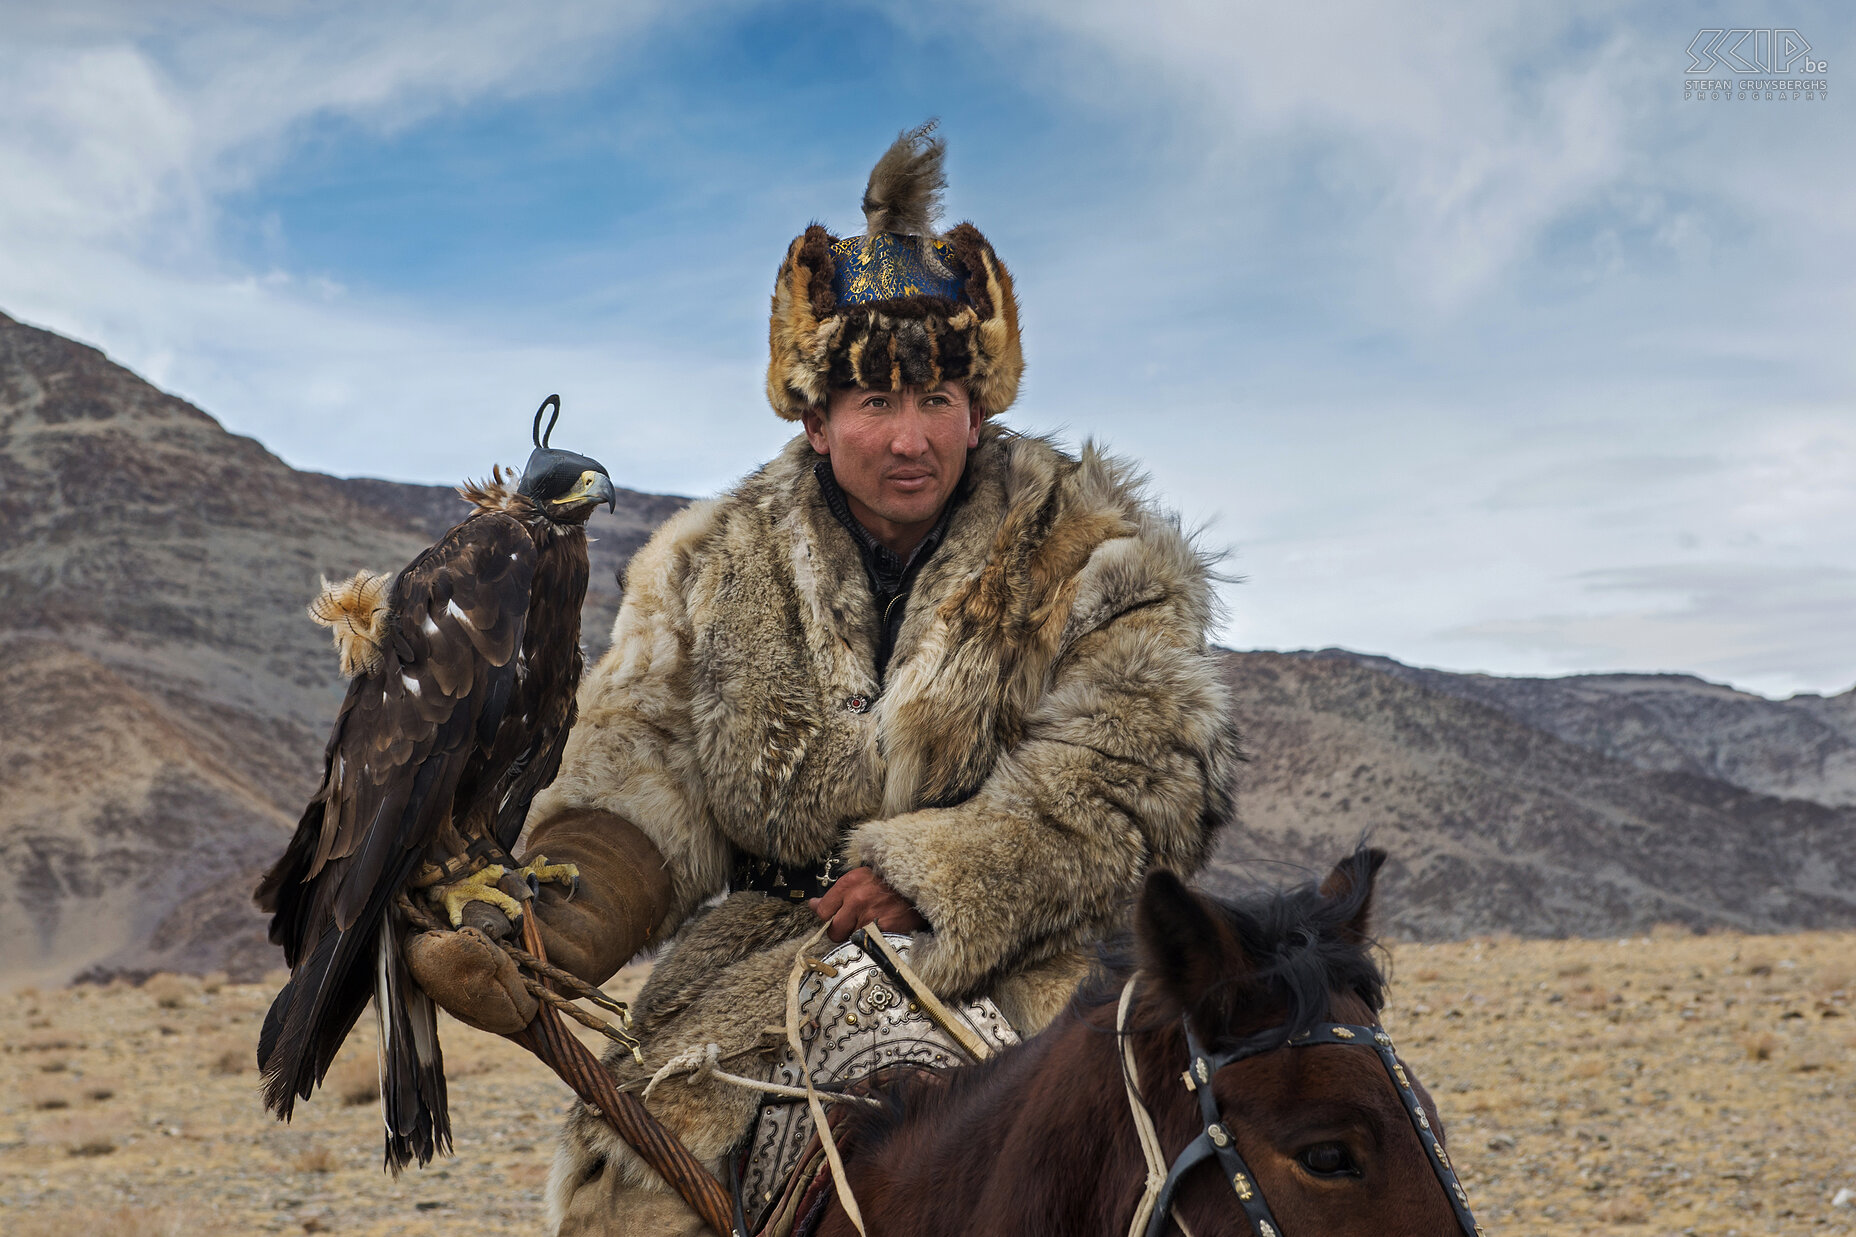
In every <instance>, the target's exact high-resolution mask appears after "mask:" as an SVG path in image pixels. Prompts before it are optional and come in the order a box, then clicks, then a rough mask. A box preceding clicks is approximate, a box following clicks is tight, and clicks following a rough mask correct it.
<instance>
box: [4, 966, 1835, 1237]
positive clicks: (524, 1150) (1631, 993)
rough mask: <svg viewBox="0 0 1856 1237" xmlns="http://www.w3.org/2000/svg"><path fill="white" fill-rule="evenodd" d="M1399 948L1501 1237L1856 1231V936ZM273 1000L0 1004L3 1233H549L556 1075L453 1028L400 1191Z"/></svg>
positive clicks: (116, 995) (127, 995) (256, 988)
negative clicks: (277, 1057)
mask: <svg viewBox="0 0 1856 1237" xmlns="http://www.w3.org/2000/svg"><path fill="white" fill-rule="evenodd" d="M1391 954H1392V964H1393V966H1392V977H1393V986H1392V994H1393V1005H1392V1008H1391V1009H1390V1010H1389V1011H1388V1013H1387V1018H1386V1023H1387V1026H1388V1028H1389V1029H1390V1030H1391V1031H1392V1033H1393V1035H1394V1036H1396V1037H1397V1039H1398V1042H1399V1046H1400V1050H1401V1052H1402V1053H1403V1054H1404V1055H1405V1057H1406V1058H1407V1060H1408V1061H1409V1062H1411V1064H1412V1065H1413V1066H1414V1067H1415V1068H1416V1070H1417V1072H1418V1074H1419V1076H1420V1077H1421V1078H1423V1079H1424V1080H1425V1082H1426V1083H1427V1084H1428V1085H1429V1086H1430V1087H1431V1089H1432V1091H1433V1093H1434V1094H1435V1095H1436V1097H1437V1101H1438V1104H1439V1106H1440V1107H1441V1109H1442V1111H1443V1115H1444V1119H1445V1121H1446V1123H1447V1125H1448V1128H1449V1132H1450V1142H1451V1147H1452V1149H1453V1153H1454V1154H1453V1158H1454V1159H1455V1160H1456V1162H1457V1164H1458V1167H1459V1169H1460V1170H1461V1171H1462V1176H1463V1179H1464V1183H1465V1185H1466V1186H1467V1187H1468V1189H1469V1191H1470V1197H1471V1200H1472V1201H1473V1203H1474V1204H1475V1206H1476V1210H1477V1214H1478V1218H1479V1219H1480V1220H1481V1221H1482V1223H1483V1225H1484V1227H1485V1228H1487V1229H1488V1231H1489V1232H1490V1233H1512V1234H1539V1235H1541V1237H1562V1235H1571V1234H1587V1233H1591V1234H1597V1233H1623V1234H1627V1235H1632V1237H1634V1235H1636V1234H1643V1235H1644V1237H1652V1235H1660V1234H1676V1233H1697V1234H1721V1235H1735V1234H1748V1235H1749V1237H1750V1235H1751V1234H1755V1233H1757V1234H1761V1235H1762V1237H1766V1235H1779V1234H1807V1233H1808V1234H1813V1235H1819V1234H1823V1235H1829V1234H1856V1197H1852V1198H1850V1199H1848V1200H1847V1201H1846V1202H1845V1203H1844V1205H1843V1206H1834V1205H1833V1200H1834V1199H1835V1198H1836V1197H1837V1195H1838V1192H1839V1191H1840V1190H1843V1189H1849V1190H1850V1191H1851V1194H1852V1196H1856V934H1851V933H1843V934H1832V933H1810V934H1802V935H1795V936H1768V937H1743V936H1737V935H1728V934H1722V935H1712V936H1690V935H1687V934H1683V933H1668V934H1663V933H1658V934H1656V935H1655V936H1653V937H1652V938H1636V939H1632V940H1628V941H1516V940H1498V941H1470V942H1463V943H1457V944H1448V945H1424V946H1419V945H1399V946H1395V947H1393V949H1392V951H1391ZM640 978H641V976H640V975H638V974H637V973H633V972H627V973H626V974H625V975H622V976H621V977H620V979H619V980H617V981H615V982H614V984H613V985H612V986H611V990H612V991H613V992H614V993H615V994H617V995H621V996H622V995H625V993H626V992H627V991H628V990H634V989H635V987H636V984H637V983H638V982H639V980H640ZM271 990H272V989H271V988H270V987H268V986H266V985H257V984H252V985H233V984H220V983H214V982H212V981H211V980H210V979H209V980H207V981H205V982H204V983H202V982H201V981H199V980H196V979H190V978H182V977H176V976H157V977H156V978H154V979H152V980H150V981H149V982H148V983H147V984H145V985H143V986H142V987H140V988H134V987H129V986H126V985H117V986H112V987H109V988H95V987H80V988H72V989H64V990H59V991H46V992H36V991H33V990H30V989H27V990H22V991H19V992H16V993H12V994H9V995H5V996H0V1232H5V1233H7V1234H10V1235H13V1237H41V1235H50V1234H60V1235H63V1234H69V1233H82V1234H85V1237H166V1235H168V1234H182V1233H185V1234H188V1235H189V1237H192V1235H194V1234H212V1233H252V1232H276V1233H298V1232H330V1233H343V1234H382V1235H385V1234H389V1233H392V1234H406V1235H408V1237H420V1235H422V1234H430V1235H433V1237H436V1235H437V1234H440V1233H457V1232H469V1233H481V1234H504V1233H508V1234H514V1233H525V1234H528V1233H535V1232H537V1231H539V1228H540V1215H541V1190H542V1186H543V1183H544V1182H545V1180H546V1177H547V1166H548V1160H549V1156H550V1154H551V1149H552V1145H553V1138H554V1131H555V1127H556V1125H557V1123H558V1121H559V1118H560V1115H561V1114H562V1112H563V1111H564V1110H565V1108H566V1100H565V1096H566V1092H565V1089H564V1088H563V1087H562V1086H561V1084H560V1083H559V1082H557V1081H556V1080H554V1078H553V1076H552V1075H550V1074H548V1073H547V1071H545V1070H544V1069H543V1068H542V1067H541V1066H540V1065H538V1064H536V1063H535V1062H534V1060H533V1059H532V1058H530V1057H528V1056H527V1055H526V1054H525V1053H522V1052H521V1051H520V1050H518V1049H515V1048H513V1047H511V1046H510V1045H508V1044H506V1043H504V1042H502V1041H500V1040H497V1039H495V1038H493V1037H490V1036H486V1035H482V1034H479V1033H476V1032H473V1031H470V1030H468V1029H466V1028H463V1027H461V1026H457V1025H455V1024H451V1025H449V1026H447V1027H446V1028H445V1030H444V1040H445V1044H446V1061H447V1065H448V1067H449V1074H450V1077H451V1079H452V1112H453V1124H454V1127H455V1128H456V1129H457V1130H458V1131H459V1133H458V1136H457V1155H456V1157H455V1158H453V1159H450V1160H445V1161H440V1162H439V1163H438V1164H436V1165H434V1166H433V1167H432V1168H430V1169H427V1170H425V1171H423V1172H419V1171H411V1172H408V1173H406V1174H405V1175H404V1176H402V1177H400V1178H398V1179H397V1180H395V1179H394V1178H391V1177H388V1176H387V1175H385V1174H384V1173H382V1172H381V1170H380V1137H379V1133H378V1120H379V1118H378V1108H377V1105H376V1104H375V1102H374V1098H373V1094H372V1092H373V1084H372V1077H373V1042H372V1032H371V1028H370V1029H367V1030H365V1031H364V1032H363V1031H357V1034H356V1036H355V1038H354V1040H353V1042H351V1043H350V1045H349V1047H348V1048H347V1049H346V1050H345V1051H344V1054H343V1057H342V1059H341V1060H340V1061H338V1062H337V1063H336V1066H335V1069H334V1070H333V1071H332V1072H331V1079H330V1081H331V1086H330V1088H329V1089H328V1090H326V1091H325V1092H323V1093H321V1094H319V1095H318V1096H317V1097H316V1099H314V1100H313V1101H311V1102H309V1103H307V1104H305V1105H302V1106H301V1107H299V1109H298V1113H297V1117H296V1120H295V1121H294V1122H293V1123H292V1124H291V1125H289V1126H283V1125H278V1124H277V1123H275V1122H274V1121H272V1120H270V1118H269V1117H268V1116H267V1115H266V1114H265V1113H264V1112H263V1110H262V1108H261V1106H260V1105H259V1102H258V1099H257V1094H256V1073H255V1070H254V1069H253V1068H252V1065H251V1051H252V1043H253V1042H254V1040H255V1039H256V1036H257V1029H258V1025H259V1023H260V1021H261V1020H262V1018H263V1014H264V1009H265V1007H266V1005H267V1004H268V1003H269V997H270V993H271ZM363 1027H364V1028H367V1027H369V1022H368V1020H366V1019H364V1020H363ZM350 1097H352V1098H354V1099H357V1100H358V1101H359V1102H355V1103H348V1102H344V1101H345V1099H347V1098H350Z"/></svg>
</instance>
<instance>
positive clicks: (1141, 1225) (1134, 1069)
mask: <svg viewBox="0 0 1856 1237" xmlns="http://www.w3.org/2000/svg"><path fill="white" fill-rule="evenodd" d="M1134 980H1135V977H1134V976H1132V975H1130V976H1129V977H1128V982H1127V983H1126V984H1125V985H1123V986H1122V989H1121V1004H1119V1005H1117V1006H1116V1007H1115V1041H1116V1042H1117V1043H1118V1044H1120V1045H1121V1081H1122V1085H1123V1086H1125V1087H1127V1089H1128V1108H1129V1110H1130V1111H1131V1112H1132V1113H1133V1114H1134V1132H1135V1134H1136V1135H1137V1136H1138V1137H1139V1138H1140V1140H1141V1156H1142V1158H1143V1159H1145V1160H1146V1161H1147V1181H1146V1184H1145V1186H1144V1188H1143V1189H1142V1191H1141V1201H1140V1202H1138V1203H1136V1204H1135V1207H1134V1219H1133V1221H1132V1222H1131V1223H1129V1225H1128V1237H1142V1234H1144V1233H1145V1232H1146V1231H1147V1223H1148V1221H1149V1220H1151V1219H1152V1218H1153V1214H1154V1205H1155V1204H1156V1203H1158V1202H1159V1201H1160V1191H1161V1190H1162V1189H1164V1188H1165V1186H1166V1177H1167V1166H1166V1153H1165V1152H1164V1151H1162V1150H1161V1149H1160V1131H1158V1130H1156V1129H1155V1128H1154V1119H1153V1115H1152V1114H1151V1113H1149V1112H1148V1111H1147V1105H1146V1104H1145V1103H1143V1102H1142V1100H1141V1070H1140V1067H1139V1066H1138V1065H1136V1064H1135V1063H1134V1045H1133V1044H1132V1043H1131V1042H1130V1041H1129V1039H1128V1011H1129V1010H1130V1009H1132V1008H1133V1007H1134ZM1173 1223H1175V1224H1177V1225H1179V1231H1180V1232H1182V1233H1184V1234H1185V1237H1192V1230H1191V1229H1189V1228H1187V1227H1186V1222H1185V1221H1184V1220H1182V1219H1180V1218H1179V1209H1178V1208H1174V1209H1173Z"/></svg>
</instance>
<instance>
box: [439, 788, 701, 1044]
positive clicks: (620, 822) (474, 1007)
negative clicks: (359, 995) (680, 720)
mask: <svg viewBox="0 0 1856 1237" xmlns="http://www.w3.org/2000/svg"><path fill="white" fill-rule="evenodd" d="M543 856H545V857H546V858H547V861H548V862H549V863H550V864H562V863H571V864H573V865H574V866H575V867H576V868H578V869H579V872H580V877H579V880H578V882H577V887H576V888H573V889H569V888H566V887H563V886H560V885H556V884H553V883H546V884H543V885H542V887H541V894H540V896H539V897H537V898H536V899H534V900H533V901H531V902H530V903H529V904H528V907H529V914H531V915H534V916H535V919H536V924H537V926H538V927H539V928H540V929H541V940H542V944H543V945H544V946H546V948H547V951H548V961H550V962H552V963H553V964H554V965H556V966H558V967H560V968H561V969H562V970H564V971H567V972H569V973H571V974H573V975H575V976H577V977H578V978H580V979H583V980H585V981H586V982H587V983H589V984H593V985H599V984H603V983H605V982H606V981H607V980H608V979H610V978H612V976H613V975H614V974H615V973H616V972H617V971H618V969H619V968H620V967H622V966H624V965H625V963H626V962H628V961H630V960H631V958H632V957H633V956H634V955H635V954H637V953H638V951H639V950H641V949H643V948H644V947H645V946H647V945H649V944H651V943H652V935H653V932H654V930H655V929H656V928H657V925H658V924H659V922H660V921H661V920H662V919H663V918H664V915H665V913H666V912H667V911H668V910H669V907H670V876H669V874H668V873H667V872H665V871H664V860H663V856H662V855H660V854H659V853H658V850H657V847H655V846H653V845H652V844H651V840H650V839H649V838H647V837H645V835H644V834H643V833H642V832H640V831H639V829H638V827H637V826H636V825H633V824H632V823H631V822H630V821H627V820H625V819H623V818H621V817H618V816H614V815H613V814H612V813H610V812H603V811H600V810H598V809H596V808H572V809H569V810H567V811H563V812H560V813H557V814H556V815H554V816H550V817H549V818H548V819H546V820H544V821H542V822H541V823H540V824H538V825H536V826H535V827H534V828H533V829H532V830H530V831H529V840H528V850H527V854H526V856H525V857H524V859H523V860H522V862H524V863H531V862H534V861H536V860H538V859H540V858H542V857H543ZM405 956H406V965H407V967H408V969H410V970H411V971H412V976H413V979H414V980H415V981H416V982H417V983H418V985H419V987H421V988H423V989H424V990H425V992H426V994H427V995H428V996H430V997H431V998H432V999H433V1000H434V1001H436V1002H438V1004H439V1005H440V1006H442V1007H443V1008H444V1009H446V1010H447V1011H449V1012H450V1013H451V1014H452V1015H453V1016H454V1017H456V1018H457V1019H458V1020H459V1021H460V1022H464V1023H468V1024H469V1025H471V1026H473V1027H476V1028H478V1029H479V1030H483V1031H491V1032H494V1033H496V1034H498V1035H509V1034H513V1033H514V1032H516V1031H520V1030H521V1029H522V1028H523V1027H525V1026H527V1025H528V1024H529V1021H530V1019H532V1018H534V1016H535V1009H536V1000H535V997H534V995H533V994H532V993H530V992H529V991H528V989H527V988H526V987H525V986H524V985H523V983H522V977H521V974H520V972H518V971H517V969H516V965H515V963H514V961H512V960H511V959H510V957H509V955H508V954H506V953H504V952H503V951H502V949H501V948H500V947H498V946H497V944H496V943H495V942H494V941H492V940H490V939H489V938H488V937H487V936H485V935H484V934H483V933H481V932H479V931H477V930H476V929H475V928H469V927H466V928H461V929H459V930H457V931H455V932H421V933H418V934H417V935H415V936H413V937H411V938H410V939H408V940H407V942H406V945H405Z"/></svg>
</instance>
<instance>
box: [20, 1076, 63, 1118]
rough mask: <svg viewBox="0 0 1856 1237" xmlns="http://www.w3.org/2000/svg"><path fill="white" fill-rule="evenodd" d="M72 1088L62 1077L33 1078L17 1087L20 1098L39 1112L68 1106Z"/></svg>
mask: <svg viewBox="0 0 1856 1237" xmlns="http://www.w3.org/2000/svg"><path fill="white" fill-rule="evenodd" d="M73 1091H74V1088H73V1087H72V1086H71V1084H70V1083H68V1082H65V1081H64V1080H62V1079H58V1080H52V1079H36V1078H35V1079H33V1080H32V1081H30V1082H27V1083H25V1084H24V1085H23V1086H21V1087H20V1089H19V1094H20V1098H22V1099H24V1100H25V1101H26V1103H28V1104H30V1105H31V1106H32V1107H33V1108H34V1109H36V1110H38V1111H39V1112H53V1111H55V1110H57V1109H60V1108H69V1107H70V1106H71V1099H72V1095H73Z"/></svg>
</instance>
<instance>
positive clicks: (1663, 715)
mask: <svg viewBox="0 0 1856 1237" xmlns="http://www.w3.org/2000/svg"><path fill="white" fill-rule="evenodd" d="M1226 668H1227V674H1228V676H1229V679H1230V682H1231V686H1232V689H1233V693H1234V695H1235V698H1236V700H1237V707H1238V714H1239V718H1240V721H1241V722H1242V724H1243V726H1244V732H1245V745H1246V748H1247V749H1248V751H1249V754H1250V760H1249V762H1248V763H1247V765H1246V766H1245V767H1244V770H1243V772H1242V774H1241V775H1240V791H1239V795H1238V810H1237V819H1236V820H1235V821H1234V822H1233V824H1232V826H1231V828H1230V829H1228V830H1227V832H1226V835H1225V837H1224V838H1223V840H1222V842H1221V844H1220V846H1219V850H1218V854H1217V857H1216V859H1215V860H1214V865H1213V874H1212V876H1211V878H1210V879H1211V883H1212V884H1213V885H1214V887H1221V888H1226V889H1235V888H1237V887H1239V886H1241V885H1242V884H1243V883H1244V882H1245V881H1247V880H1249V879H1256V878H1262V879H1269V878H1272V877H1274V878H1276V879H1280V871H1281V870H1280V868H1279V867H1278V866H1277V861H1282V860H1288V861H1290V862H1293V863H1300V864H1304V865H1307V866H1310V867H1314V868H1316V869H1318V870H1325V867H1326V866H1327V865H1328V864H1331V863H1332V862H1333V859H1334V857H1335V856H1336V855H1337V854H1338V853H1340V852H1341V851H1343V850H1345V849H1346V848H1347V847H1348V846H1350V845H1352V844H1353V843H1354V842H1355V841H1357V840H1358V839H1359V838H1361V837H1362V836H1370V838H1371V840H1372V841H1373V842H1374V843H1375V844H1377V845H1381V846H1384V847H1386V848H1387V849H1388V850H1389V851H1390V852H1391V856H1392V857H1391V860H1390V863H1389V865H1388V868H1387V872H1386V880H1385V882H1384V885H1383V888H1384V890H1385V899H1384V903H1383V907H1382V911H1381V914H1380V917H1379V919H1380V925H1381V928H1382V929H1383V930H1385V931H1386V932H1388V933H1390V934H1392V935H1396V936H1402V937H1408V938H1417V939H1439V938H1446V937H1452V936H1463V935H1469V934H1475V933H1486V932H1493V931H1511V932H1516V933H1520V934H1524V935H1534V936H1540V935H1547V936H1560V935H1603V934H1611V933H1618V932H1628V931H1636V930H1640V929H1644V928H1648V927H1650V926H1651V925H1653V924H1656V923H1663V922H1667V923H1680V924H1686V925H1689V926H1691V927H1694V928H1704V927H1708V926H1714V925H1725V926H1731V927H1736V928H1742V929H1747V930H1753V931H1777V930H1781V929H1796V928H1809V927H1829V926H1841V927H1847V926H1849V925H1850V924H1853V923H1856V808H1852V807H1850V806H1849V805H1848V785H1847V782H1845V781H1842V780H1839V779H1840V778H1841V776H1842V774H1841V768H1842V766H1841V764H1840V761H1839V758H1838V756H1837V753H1838V752H1840V751H1842V750H1844V749H1843V748H1839V747H1838V746H1837V743H1838V740H1837V739H1836V737H1835V733H1834V731H1833V725H1832V723H1823V722H1819V721H1817V720H1813V719H1815V718H1818V717H1820V716H1821V715H1822V714H1830V715H1832V716H1836V715H1837V712H1838V710H1839V709H1841V708H1843V707H1844V705H1845V704H1847V701H1848V695H1847V694H1846V695H1845V696H1839V697H1835V698H1834V699H1833V700H1831V701H1823V700H1821V699H1820V698H1817V697H1811V698H1804V699H1801V700H1797V701H1794V702H1789V703H1784V702H1773V701H1766V700H1763V699H1761V698H1760V697H1756V696H1747V695H1745V694H1744V693H1738V692H1733V691H1731V690H1730V689H1728V688H1724V687H1718V686H1716V685H1713V684H1708V683H1703V682H1701V681H1700V680H1698V679H1693V678H1689V677H1687V676H1682V675H1629V676H1624V675H1582V676H1576V677H1573V678H1568V679H1546V680H1541V679H1491V678H1489V677H1487V676H1480V675H1455V674H1447V673H1444V672H1442V671H1435V670H1417V669H1414V668H1412V667H1409V666H1404V665H1400V664H1399V663H1398V662H1394V661H1390V660H1387V659H1385V658H1374V657H1363V656H1359V655H1356V654H1352V653H1346V652H1342V651H1339V650H1326V651H1324V652H1320V653H1234V654H1231V655H1230V656H1229V657H1228V658H1227V661H1226ZM1839 702H1843V703H1839ZM1800 735H1803V736H1805V737H1807V738H1809V739H1810V740H1811V741H1812V742H1814V743H1815V744H1816V746H1815V747H1814V748H1811V749H1810V751H1811V752H1812V753H1813V754H1812V756H1811V757H1810V758H1806V757H1793V758H1789V759H1788V745H1789V744H1791V743H1793V742H1795V741H1797V740H1798V738H1799V736H1800ZM1825 753H1827V754H1825ZM1774 784H1778V785H1783V786H1785V787H1786V788H1788V789H1790V790H1791V791H1792V792H1793V794H1794V796H1795V797H1789V798H1787V797H1780V796H1777V795H1773V794H1769V793H1765V790H1766V788H1768V787H1770V786H1772V785H1774ZM1801 790H1809V791H1811V792H1812V797H1810V798H1807V797H1805V796H1803V795H1801V794H1799V793H1798V792H1799V791H1801ZM1814 799H1815V800H1816V801H1813V800H1814Z"/></svg>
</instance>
